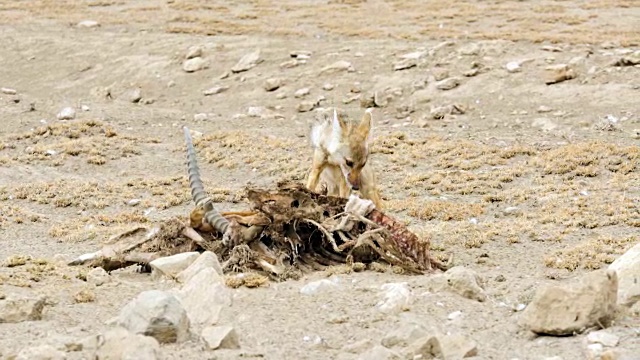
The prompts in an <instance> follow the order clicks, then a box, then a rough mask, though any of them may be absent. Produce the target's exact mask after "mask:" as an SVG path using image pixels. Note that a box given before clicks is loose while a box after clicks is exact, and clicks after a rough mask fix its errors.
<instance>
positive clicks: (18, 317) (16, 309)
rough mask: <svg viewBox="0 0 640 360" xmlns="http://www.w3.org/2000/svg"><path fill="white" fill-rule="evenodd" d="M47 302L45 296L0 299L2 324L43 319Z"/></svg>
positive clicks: (0, 322) (0, 321)
mask: <svg viewBox="0 0 640 360" xmlns="http://www.w3.org/2000/svg"><path fill="white" fill-rule="evenodd" d="M45 302H46V301H45V298H44V297H37V298H5V299H3V300H0V324H2V323H19V322H23V321H36V320H41V319H42V310H43V309H44V305H45Z"/></svg>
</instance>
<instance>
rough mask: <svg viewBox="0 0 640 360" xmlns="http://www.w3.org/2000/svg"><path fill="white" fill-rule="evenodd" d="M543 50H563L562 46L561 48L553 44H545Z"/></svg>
mask: <svg viewBox="0 0 640 360" xmlns="http://www.w3.org/2000/svg"><path fill="white" fill-rule="evenodd" d="M542 50H544V51H550V52H562V48H559V47H557V46H551V45H545V46H543V47H542Z"/></svg>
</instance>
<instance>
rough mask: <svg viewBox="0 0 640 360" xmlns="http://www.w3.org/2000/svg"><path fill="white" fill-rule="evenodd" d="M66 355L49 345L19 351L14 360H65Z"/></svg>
mask: <svg viewBox="0 0 640 360" xmlns="http://www.w3.org/2000/svg"><path fill="white" fill-rule="evenodd" d="M66 358H67V354H65V353H64V352H62V351H59V350H57V349H56V348H54V347H53V346H51V345H39V346H34V347H28V348H24V349H22V350H20V352H19V353H18V355H17V356H16V357H15V360H65V359H66Z"/></svg>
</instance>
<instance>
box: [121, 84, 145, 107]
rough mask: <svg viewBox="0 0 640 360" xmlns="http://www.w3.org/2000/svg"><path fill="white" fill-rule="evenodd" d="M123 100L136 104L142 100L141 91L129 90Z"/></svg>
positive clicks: (137, 89)
mask: <svg viewBox="0 0 640 360" xmlns="http://www.w3.org/2000/svg"><path fill="white" fill-rule="evenodd" d="M124 99H125V100H126V101H129V102H131V103H134V104H136V103H138V102H140V100H141V99H142V90H140V88H135V89H131V90H129V91H127V92H126V93H125V94H124Z"/></svg>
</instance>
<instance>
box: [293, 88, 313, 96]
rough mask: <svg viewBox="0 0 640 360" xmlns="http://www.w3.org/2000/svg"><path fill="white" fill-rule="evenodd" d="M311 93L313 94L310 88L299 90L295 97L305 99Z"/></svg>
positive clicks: (294, 94)
mask: <svg viewBox="0 0 640 360" xmlns="http://www.w3.org/2000/svg"><path fill="white" fill-rule="evenodd" d="M310 92H311V90H309V88H302V89H298V90H296V92H294V93H293V97H295V98H301V97H305V96H307V95H309V93H310Z"/></svg>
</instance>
